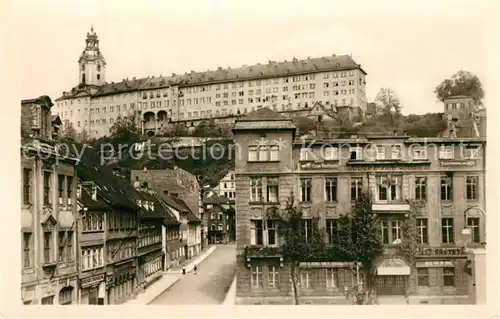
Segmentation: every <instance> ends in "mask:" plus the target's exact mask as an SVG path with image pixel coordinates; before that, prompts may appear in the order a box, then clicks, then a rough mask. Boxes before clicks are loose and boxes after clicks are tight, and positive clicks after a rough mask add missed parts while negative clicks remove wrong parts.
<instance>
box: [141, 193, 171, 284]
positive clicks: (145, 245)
mask: <svg viewBox="0 0 500 319" xmlns="http://www.w3.org/2000/svg"><path fill="white" fill-rule="evenodd" d="M139 193H140V194H141V196H142V199H138V200H137V203H138V205H139V206H141V207H142V208H143V209H142V210H141V213H140V214H139V224H138V227H137V232H138V233H137V258H138V260H137V262H138V269H137V287H138V290H139V291H141V290H144V289H146V288H147V287H148V286H149V285H151V284H152V283H153V282H155V281H156V280H158V279H159V278H161V276H162V274H163V269H164V261H165V258H164V256H163V245H162V244H163V241H162V226H163V222H164V220H165V217H166V211H165V208H164V206H163V204H162V202H161V200H160V199H159V198H158V197H157V196H156V194H155V193H154V192H153V191H151V190H149V189H139Z"/></svg>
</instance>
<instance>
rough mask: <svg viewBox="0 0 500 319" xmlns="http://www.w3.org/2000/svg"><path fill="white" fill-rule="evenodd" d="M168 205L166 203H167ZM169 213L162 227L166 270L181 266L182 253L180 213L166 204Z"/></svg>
mask: <svg viewBox="0 0 500 319" xmlns="http://www.w3.org/2000/svg"><path fill="white" fill-rule="evenodd" d="M165 205H166V204H165ZM166 209H167V212H168V214H167V215H166V217H165V220H164V224H163V227H162V241H163V250H164V252H165V270H167V269H170V268H172V267H177V266H179V263H180V261H181V255H182V242H181V240H180V238H181V235H180V225H181V223H180V215H179V214H177V215H176V212H175V211H173V210H172V209H170V208H169V207H168V206H166Z"/></svg>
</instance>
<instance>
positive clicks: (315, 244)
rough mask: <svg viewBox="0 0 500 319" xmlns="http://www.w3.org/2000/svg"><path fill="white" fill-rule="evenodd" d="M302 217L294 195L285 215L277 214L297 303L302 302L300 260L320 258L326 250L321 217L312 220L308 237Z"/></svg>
mask: <svg viewBox="0 0 500 319" xmlns="http://www.w3.org/2000/svg"><path fill="white" fill-rule="evenodd" d="M302 217H303V214H302V211H301V210H300V208H298V207H297V206H296V205H294V203H293V197H290V198H289V200H288V202H287V204H286V208H285V210H284V212H283V215H282V216H275V218H278V232H279V234H280V238H282V239H283V242H282V243H281V246H280V248H281V252H282V254H283V257H284V260H285V262H286V263H287V264H288V266H289V269H290V281H291V284H292V293H293V297H294V304H296V305H298V304H299V303H300V299H299V291H298V288H297V285H298V276H299V264H300V262H304V261H311V260H318V259H320V258H321V256H322V255H323V254H324V251H325V242H324V235H323V232H322V231H321V230H320V229H319V226H318V220H319V219H318V218H312V219H311V220H310V222H311V226H312V227H311V228H310V229H309V230H312V231H311V233H308V234H307V237H306V233H305V228H304V224H303V219H302Z"/></svg>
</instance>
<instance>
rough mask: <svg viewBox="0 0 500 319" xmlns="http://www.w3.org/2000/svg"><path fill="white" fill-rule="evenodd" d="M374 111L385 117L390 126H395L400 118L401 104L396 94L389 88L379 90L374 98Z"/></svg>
mask: <svg viewBox="0 0 500 319" xmlns="http://www.w3.org/2000/svg"><path fill="white" fill-rule="evenodd" d="M375 109H376V112H377V114H378V115H383V116H385V117H387V119H388V120H389V123H390V125H391V126H395V125H396V124H397V122H396V121H397V120H398V118H399V117H400V116H401V102H400V101H399V98H398V96H397V95H396V93H395V92H394V91H393V90H392V89H389V88H381V89H380V91H379V92H378V94H377V96H376V97H375Z"/></svg>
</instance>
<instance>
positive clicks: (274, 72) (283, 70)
mask: <svg viewBox="0 0 500 319" xmlns="http://www.w3.org/2000/svg"><path fill="white" fill-rule="evenodd" d="M352 69H359V70H361V71H362V72H363V73H365V74H366V72H365V71H364V70H363V69H362V68H361V65H359V64H357V63H356V62H354V60H353V59H352V58H351V57H350V56H349V55H332V56H326V57H319V58H308V59H302V60H298V59H296V58H294V59H293V60H291V61H283V62H274V61H269V63H267V64H260V63H258V64H255V65H251V66H242V67H240V68H234V69H233V68H227V69H223V68H218V69H217V70H212V71H205V72H194V71H191V72H190V73H187V72H186V73H184V74H180V75H177V74H172V75H171V76H166V77H164V76H160V77H147V78H141V79H135V78H134V79H132V80H128V79H127V80H122V81H121V82H117V83H106V84H104V85H103V86H101V87H100V88H99V90H98V91H97V92H96V93H95V94H94V95H95V96H100V95H108V94H118V93H124V92H133V91H140V90H147V89H156V88H163V87H169V86H171V85H179V86H180V87H186V86H196V85H207V84H212V83H223V82H234V81H243V80H251V79H265V78H272V77H282V76H293V75H296V74H307V73H318V72H325V71H341V70H352ZM72 96H74V95H73V93H72V94H68V95H67V96H63V97H60V98H58V99H57V100H56V101H58V100H61V99H65V98H71V97H72Z"/></svg>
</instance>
